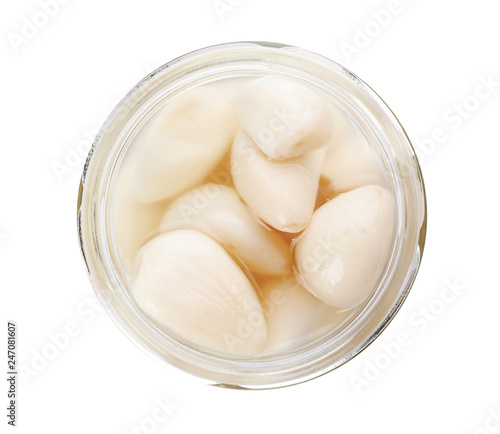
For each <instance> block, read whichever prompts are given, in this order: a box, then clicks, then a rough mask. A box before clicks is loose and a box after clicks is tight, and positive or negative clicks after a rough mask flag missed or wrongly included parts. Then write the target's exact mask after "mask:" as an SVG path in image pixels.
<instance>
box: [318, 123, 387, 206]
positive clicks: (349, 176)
mask: <svg viewBox="0 0 500 434" xmlns="http://www.w3.org/2000/svg"><path fill="white" fill-rule="evenodd" d="M385 183H386V181H385V176H384V171H383V169H382V165H381V163H380V161H379V158H378V156H377V153H376V152H375V150H374V149H373V148H372V147H371V146H370V144H369V143H368V142H367V140H366V138H365V137H364V136H363V135H362V134H361V133H358V134H354V135H350V136H349V138H348V139H347V141H346V142H345V143H333V142H332V143H330V144H329V145H328V146H327V147H326V156H325V162H324V164H323V168H322V170H321V194H322V196H324V199H327V198H329V197H330V196H331V195H332V194H336V193H341V192H345V191H349V190H353V189H355V188H358V187H361V186H363V185H368V184H381V185H385ZM323 202H324V200H323Z"/></svg>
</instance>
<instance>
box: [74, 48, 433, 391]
mask: <svg viewBox="0 0 500 434" xmlns="http://www.w3.org/2000/svg"><path fill="white" fill-rule="evenodd" d="M425 228H426V203H425V192H424V185H423V180H422V176H421V172H420V168H419V166H418V161H417V158H416V156H415V153H414V151H413V148H412V147H411V144H410V142H409V139H408V137H407V136H406V134H405V132H404V130H403V128H402V127H401V125H400V123H399V122H398V120H397V118H396V117H395V116H394V114H393V113H392V111H391V110H390V109H389V108H388V107H387V105H386V104H385V103H384V102H383V101H382V100H381V99H380V97H378V95H377V94H376V93H375V92H373V91H372V90H371V89H370V88H369V87H368V86H367V85H366V84H365V83H364V82H363V81H361V80H360V79H359V78H358V77H356V76H355V75H354V74H353V73H351V72H350V71H348V70H346V69H345V68H344V67H342V66H340V65H339V64H337V63H335V62H333V61H331V60H329V59H326V58H324V57H321V56H319V55H317V54H314V53H311V52H309V51H306V50H303V49H301V48H297V47H291V46H287V45H282V44H275V43H263V42H241V43H229V44H222V45H217V46H213V47H208V48H204V49H201V50H198V51H195V52H193V53H189V54H187V55H185V56H182V57H180V58H178V59H175V60H173V61H172V62H170V63H168V64H166V65H164V66H162V67H160V68H159V69H157V70H156V71H154V72H152V73H151V74H150V75H148V76H147V77H146V78H145V79H143V80H142V81H141V82H140V83H139V84H138V85H136V86H135V87H134V88H133V89H132V91H131V92H129V94H128V95H127V96H126V97H125V98H124V99H123V100H122V101H121V102H120V104H119V105H118V106H117V107H116V108H115V110H114V111H113V113H111V115H110V116H109V117H108V119H107V120H106V122H105V124H104V125H103V127H102V128H101V130H100V132H99V133H98V135H97V138H96V140H95V142H94V144H93V146H92V149H91V151H90V153H89V157H88V159H87V162H86V164H85V168H84V172H83V175H82V182H81V186H80V193H79V199H78V233H79V238H80V245H81V250H82V253H83V256H84V259H85V263H86V265H87V269H88V273H89V276H90V280H91V282H92V285H93V287H94V290H95V292H96V294H97V296H98V298H99V300H100V301H101V303H102V304H103V306H104V307H105V309H106V311H107V312H108V314H109V315H110V316H111V318H112V319H113V320H114V321H115V323H116V324H117V325H118V326H119V327H120V328H121V329H122V331H123V332H124V333H125V334H126V335H127V336H128V337H129V338H130V339H132V340H133V341H134V342H135V343H136V344H138V345H139V346H140V347H142V348H143V349H144V350H145V351H146V352H148V353H149V354H150V355H152V356H153V357H155V358H156V359H158V360H160V361H161V362H166V363H168V364H171V365H174V366H177V367H178V368H181V369H183V370H184V371H187V372H190V373H192V374H194V375H197V376H199V377H202V378H204V379H206V380H209V381H210V382H213V383H215V384H219V385H223V386H225V387H244V388H270V387H279V386H284V385H291V384H295V383H298V382H302V381H305V380H308V379H311V378H314V377H317V376H319V375H322V374H324V373H326V372H328V371H330V370H332V369H334V368H336V367H338V366H340V365H341V364H343V363H345V362H346V361H348V360H349V359H351V358H352V357H354V356H355V355H357V354H358V353H359V352H361V351H362V350H363V349H364V348H365V347H366V346H367V345H369V344H370V343H371V342H372V341H373V340H374V339H375V338H376V337H377V336H378V335H379V334H380V333H381V332H382V331H383V329H384V328H385V327H386V326H387V325H388V323H389V322H390V320H391V319H392V318H393V317H394V315H395V314H396V313H397V311H398V309H399V308H400V307H401V304H402V303H403V302H404V300H405V298H406V296H407V295H408V292H409V290H410V288H411V286H412V284H413V281H414V279H415V277H416V273H417V271H418V267H419V264H420V260H421V255H422V251H423V247H424V240H425Z"/></svg>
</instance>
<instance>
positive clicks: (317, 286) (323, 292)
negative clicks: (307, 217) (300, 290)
mask: <svg viewBox="0 0 500 434" xmlns="http://www.w3.org/2000/svg"><path fill="white" fill-rule="evenodd" d="M394 217H395V201H394V198H393V196H392V194H391V193H389V192H388V191H387V190H386V189H385V188H383V187H380V186H378V185H368V186H364V187H360V188H357V189H355V190H352V191H349V192H347V193H342V194H340V195H339V196H337V197H335V198H333V199H332V200H330V201H328V202H327V203H325V204H324V205H323V206H321V207H320V208H318V209H317V210H316V212H315V213H314V215H313V216H312V218H311V222H310V224H309V226H308V228H307V230H306V231H305V232H304V233H303V234H302V236H301V237H300V239H299V240H298V242H297V243H296V245H295V249H294V264H295V266H296V273H297V279H298V280H299V282H300V283H301V284H302V285H303V286H304V287H305V288H306V289H307V290H308V291H310V292H311V293H312V294H313V295H315V296H316V297H318V298H319V299H320V300H322V301H323V302H325V303H327V304H329V305H331V306H336V307H340V308H349V307H353V306H356V305H358V304H359V303H361V302H362V301H363V300H365V299H366V298H367V297H368V296H369V295H370V294H371V293H372V292H373V290H374V289H375V285H376V283H377V281H378V279H379V278H380V275H381V273H382V271H383V269H384V267H385V264H386V261H387V258H388V254H389V252H390V249H391V246H392V239H393V231H394Z"/></svg>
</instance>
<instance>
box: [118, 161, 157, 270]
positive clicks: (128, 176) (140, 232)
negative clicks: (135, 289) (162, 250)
mask: <svg viewBox="0 0 500 434" xmlns="http://www.w3.org/2000/svg"><path fill="white" fill-rule="evenodd" d="M131 163H132V162H131V161H128V162H126V163H125V164H123V165H122V166H121V168H120V171H119V173H118V176H117V180H116V187H115V189H114V193H113V202H112V212H111V217H112V219H113V220H112V222H113V223H112V229H113V236H114V238H115V240H116V249H117V251H118V256H119V258H120V261H121V263H122V265H123V268H124V270H125V272H126V273H127V274H130V273H131V271H132V268H133V264H134V261H135V257H136V256H137V252H138V250H139V249H140V247H141V246H142V245H143V244H144V239H146V238H147V237H149V236H150V235H151V234H152V233H154V232H155V231H157V228H158V225H159V224H160V222H161V219H162V217H163V214H164V213H165V203H164V202H153V203H138V202H137V201H135V199H134V198H133V196H132V187H133V184H134V169H135V167H134V166H133V165H132V164H131Z"/></svg>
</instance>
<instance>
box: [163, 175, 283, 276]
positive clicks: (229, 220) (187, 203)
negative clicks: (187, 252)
mask: <svg viewBox="0 0 500 434" xmlns="http://www.w3.org/2000/svg"><path fill="white" fill-rule="evenodd" d="M176 229H194V230H198V231H200V232H203V233H205V234H206V235H209V236H210V237H212V238H213V239H214V240H216V241H218V242H219V243H221V244H223V245H224V246H226V248H228V249H229V250H231V251H233V252H234V253H235V254H236V255H237V256H238V257H239V258H240V259H241V260H242V261H243V263H244V264H245V265H246V266H247V267H248V268H249V269H250V270H252V271H254V272H256V273H259V274H269V275H282V274H288V273H290V272H291V258H290V252H289V250H288V245H287V244H286V243H285V241H284V240H283V238H281V237H280V236H279V235H278V234H277V233H275V232H273V231H271V230H270V229H268V228H267V227H265V226H264V225H263V224H262V223H259V221H258V219H257V217H256V216H254V215H253V213H252V212H251V211H250V210H249V209H248V207H247V206H246V205H245V204H244V203H243V202H242V201H241V199H240V197H239V196H238V193H236V191H235V190H234V189H233V188H231V187H227V186H224V185H218V184H204V185H202V186H200V187H198V188H195V189H194V190H190V191H189V192H187V193H185V194H184V195H182V196H181V197H179V198H178V199H176V200H175V201H174V202H173V203H172V204H171V205H170V206H169V207H168V210H167V212H166V213H165V216H164V217H163V220H162V222H161V225H160V230H161V231H162V232H166V231H171V230H176Z"/></svg>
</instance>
